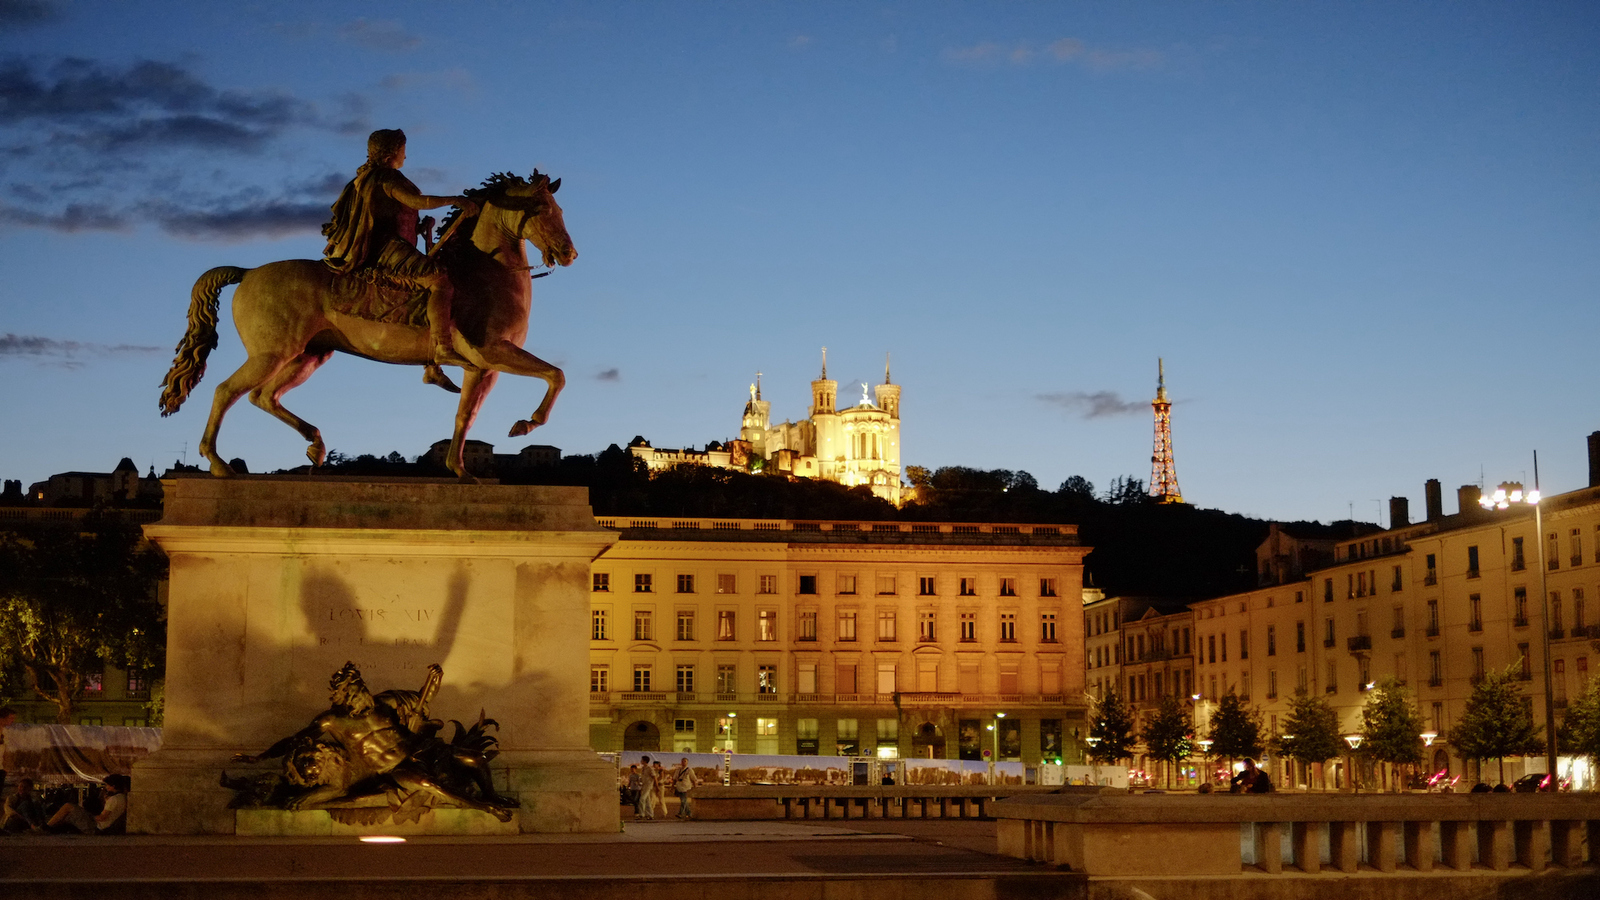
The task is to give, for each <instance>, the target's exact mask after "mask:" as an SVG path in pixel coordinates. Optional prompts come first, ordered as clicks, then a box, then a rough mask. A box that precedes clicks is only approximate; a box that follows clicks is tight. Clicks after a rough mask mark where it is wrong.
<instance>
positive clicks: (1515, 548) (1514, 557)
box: [1511, 537, 1528, 572]
mask: <svg viewBox="0 0 1600 900" xmlns="http://www.w3.org/2000/svg"><path fill="white" fill-rule="evenodd" d="M1527 567H1528V562H1527V559H1526V558H1525V557H1524V556H1523V555H1522V538H1519V537H1514V538H1512V539H1511V571H1513V572H1521V571H1522V570H1523V569H1526V568H1527Z"/></svg>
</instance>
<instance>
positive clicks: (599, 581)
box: [593, 572, 611, 594]
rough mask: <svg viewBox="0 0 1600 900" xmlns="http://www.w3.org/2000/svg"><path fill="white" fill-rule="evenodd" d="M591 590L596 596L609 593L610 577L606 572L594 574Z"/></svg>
mask: <svg viewBox="0 0 1600 900" xmlns="http://www.w3.org/2000/svg"><path fill="white" fill-rule="evenodd" d="M593 590H594V592H595V593H597V594H609V593H611V575H610V574H609V573H606V572H596V573H594V586H593Z"/></svg>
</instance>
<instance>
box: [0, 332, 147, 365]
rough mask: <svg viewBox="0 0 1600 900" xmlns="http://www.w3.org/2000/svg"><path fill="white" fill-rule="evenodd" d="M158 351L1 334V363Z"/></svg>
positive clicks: (118, 345)
mask: <svg viewBox="0 0 1600 900" xmlns="http://www.w3.org/2000/svg"><path fill="white" fill-rule="evenodd" d="M160 352H161V348H160V347H145V346H141V345H139V344H94V343H88V342H85V341H62V340H57V339H56V338H47V337H40V336H38V335H33V334H12V333H11V332H9V331H8V332H6V333H5V334H0V359H8V358H18V357H27V358H32V359H39V360H42V361H51V360H63V359H65V360H73V359H75V358H76V357H79V356H120V355H129V354H147V353H160Z"/></svg>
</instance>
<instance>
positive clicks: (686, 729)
mask: <svg viewBox="0 0 1600 900" xmlns="http://www.w3.org/2000/svg"><path fill="white" fill-rule="evenodd" d="M672 741H673V751H674V752H676V753H693V752H694V746H695V744H694V720H693V719H673V720H672Z"/></svg>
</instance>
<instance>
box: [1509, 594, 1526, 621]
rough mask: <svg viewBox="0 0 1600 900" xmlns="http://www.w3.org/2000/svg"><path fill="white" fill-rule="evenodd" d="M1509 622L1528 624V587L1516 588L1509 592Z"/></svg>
mask: <svg viewBox="0 0 1600 900" xmlns="http://www.w3.org/2000/svg"><path fill="white" fill-rule="evenodd" d="M1511 624H1512V625H1516V626H1519V627H1520V626H1523V625H1526V624H1528V589H1527V588H1520V587H1519V588H1517V589H1515V590H1513V591H1512V592H1511Z"/></svg>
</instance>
